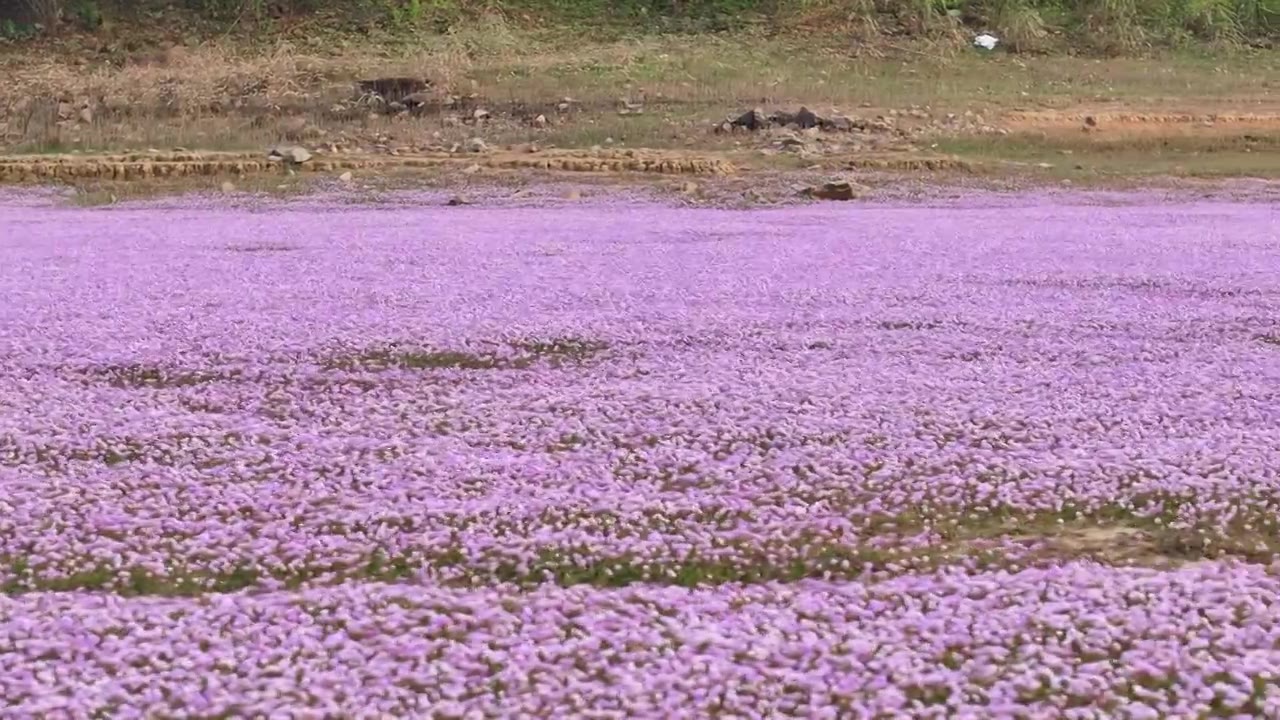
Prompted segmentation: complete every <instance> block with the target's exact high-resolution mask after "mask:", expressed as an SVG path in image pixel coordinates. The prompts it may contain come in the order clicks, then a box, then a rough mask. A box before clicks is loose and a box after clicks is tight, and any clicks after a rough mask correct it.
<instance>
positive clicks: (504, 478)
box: [0, 195, 1280, 719]
mask: <svg viewBox="0 0 1280 720" xmlns="http://www.w3.org/2000/svg"><path fill="white" fill-rule="evenodd" d="M0 229H2V231H0V297H3V299H4V301H3V302H0V589H3V593H0V697H2V698H4V700H5V703H4V704H3V705H0V718H10V717H12V718H93V717H111V718H131V717H138V718H141V717H199V718H226V717H253V716H262V717H270V718H277V717H279V718H290V717H296V718H347V717H351V718H384V717H385V718H402V717H422V718H490V717H494V718H497V717H512V718H516V717H519V718H541V717H592V718H629V717H652V718H704V717H722V718H774V717H803V718H903V717H921V718H993V717H994V718H1080V719H1084V718H1198V717H1229V718H1230V717H1238V718H1256V717H1276V718H1280V565H1275V566H1273V565H1272V558H1273V555H1274V554H1275V553H1276V552H1278V551H1280V214H1278V213H1277V212H1276V211H1275V210H1274V209H1273V207H1272V206H1271V205H1268V204H1262V203H1249V202H1229V201H1225V200H1224V201H1199V202H1183V203H1170V202H1164V203H1144V202H1143V201H1142V200H1141V198H1136V197H1135V198H1131V199H1130V201H1128V202H1110V203H1106V204H1099V203H1090V202H1087V201H1086V199H1084V198H1083V197H1080V198H1076V199H1075V200H1074V201H1073V200H1071V199H1070V198H1056V199H1052V200H1050V199H1046V198H1043V197H1036V196H1030V195H1028V196H1023V197H1022V198H1020V199H1018V200H1017V201H1014V202H1010V201H1007V200H1003V201H1000V202H984V201H983V199H982V198H980V197H976V198H971V199H967V200H965V201H963V202H955V203H949V204H948V205H947V206H945V207H944V206H941V205H940V206H936V207H928V206H921V205H916V206H908V205H892V204H885V205H858V204H851V205H819V206H808V207H792V208H786V209H772V210H770V209H764V210H752V211H729V210H708V209H688V208H675V207H666V206H661V205H658V204H648V203H630V204H629V203H625V202H622V203H620V202H611V203H608V204H600V205H592V204H579V205H563V206H559V207H463V208H444V207H437V206H421V207H415V206H414V205H412V204H410V203H398V204H396V205H394V206H361V205H355V204H347V203H343V202H340V201H333V202H329V203H309V204H307V203H303V204H296V205H277V206H272V207H259V208H250V207H240V208H235V207H231V206H219V205H212V204H208V203H200V202H194V201H193V202H190V203H188V204H182V203H171V204H167V205H164V206H153V207H142V206H137V207H128V206H126V207H124V208H115V209H68V208H59V207H54V206H52V205H50V206H45V205H42V204H40V203H37V202H25V201H19V200H17V199H14V200H12V201H0ZM1086 540H1087V541H1088V542H1085V541H1086Z"/></svg>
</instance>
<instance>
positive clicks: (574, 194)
mask: <svg viewBox="0 0 1280 720" xmlns="http://www.w3.org/2000/svg"><path fill="white" fill-rule="evenodd" d="M564 199H565V200H581V199H582V192H581V191H578V190H570V191H569V192H567V193H565V194H564Z"/></svg>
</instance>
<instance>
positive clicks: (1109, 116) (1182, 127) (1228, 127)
mask: <svg viewBox="0 0 1280 720" xmlns="http://www.w3.org/2000/svg"><path fill="white" fill-rule="evenodd" d="M999 122H1000V126H1001V127H1002V128H1004V129H1005V130H1008V131H1010V132H1021V133H1031V132H1041V133H1048V134H1054V133H1065V132H1072V133H1080V132H1086V133H1099V134H1100V135H1102V136H1106V137H1107V138H1108V139H1110V138H1128V139H1137V138H1152V137H1185V136H1187V135H1189V134H1198V135H1204V136H1206V137H1211V136H1224V135H1247V134H1251V133H1256V134H1270V133H1280V108H1265V109H1255V110H1252V111H1249V112H1241V111H1226V110H1224V111H1208V110H1188V111H1180V112H1168V111H1152V112H1147V111H1142V110H1139V109H1135V108H1132V107H1125V106H1122V105H1112V106H1098V107H1080V108H1075V109H1071V110H1036V111H1015V112H1010V113H1007V114H1006V115H1004V116H1003V117H1001V118H1000V121H999Z"/></svg>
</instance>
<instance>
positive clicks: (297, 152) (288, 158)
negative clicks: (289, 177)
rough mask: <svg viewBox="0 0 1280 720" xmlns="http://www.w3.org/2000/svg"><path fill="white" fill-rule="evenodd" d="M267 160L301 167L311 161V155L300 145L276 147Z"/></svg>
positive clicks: (272, 149) (268, 154)
mask: <svg viewBox="0 0 1280 720" xmlns="http://www.w3.org/2000/svg"><path fill="white" fill-rule="evenodd" d="M267 159H268V160H276V161H281V162H284V163H286V164H288V165H301V164H302V163H305V162H307V161H308V160H310V159H311V153H310V152H308V151H307V149H306V148H304V147H300V146H298V145H292V146H289V147H282V148H281V147H275V148H271V150H270V151H269V152H268V153H267Z"/></svg>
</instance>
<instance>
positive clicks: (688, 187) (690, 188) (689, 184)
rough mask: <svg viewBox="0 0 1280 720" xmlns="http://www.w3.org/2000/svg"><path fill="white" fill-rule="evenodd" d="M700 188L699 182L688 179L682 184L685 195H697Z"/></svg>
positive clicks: (681, 189)
mask: <svg viewBox="0 0 1280 720" xmlns="http://www.w3.org/2000/svg"><path fill="white" fill-rule="evenodd" d="M698 190H699V188H698V183H696V182H694V181H692V180H686V181H684V182H683V183H682V184H681V185H680V192H682V193H684V194H685V195H697V194H698Z"/></svg>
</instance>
